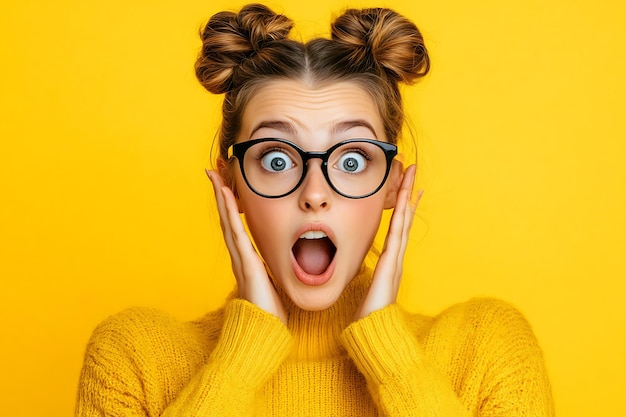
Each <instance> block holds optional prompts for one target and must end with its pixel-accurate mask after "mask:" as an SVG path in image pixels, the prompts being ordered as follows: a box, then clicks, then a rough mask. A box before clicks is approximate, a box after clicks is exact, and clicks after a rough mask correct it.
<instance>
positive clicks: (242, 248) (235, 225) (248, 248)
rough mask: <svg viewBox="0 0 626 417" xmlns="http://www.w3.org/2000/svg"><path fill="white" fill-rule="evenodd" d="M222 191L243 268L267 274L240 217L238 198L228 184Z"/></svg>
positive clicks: (255, 272)
mask: <svg viewBox="0 0 626 417" xmlns="http://www.w3.org/2000/svg"><path fill="white" fill-rule="evenodd" d="M222 192H223V194H224V201H225V204H226V208H227V211H228V219H229V223H230V227H231V233H232V238H233V241H234V243H235V245H236V247H237V252H238V253H239V256H241V264H242V268H243V270H244V271H245V270H249V271H251V272H252V273H254V274H255V275H256V274H261V275H263V276H265V275H267V273H266V271H265V267H264V266H263V263H262V262H261V259H260V258H259V255H258V253H257V252H256V249H255V248H254V246H253V245H252V241H251V240H250V236H248V233H247V232H246V229H245V227H244V226H243V222H242V221H241V217H239V208H238V206H237V200H236V199H235V196H234V195H233V193H232V191H231V190H230V188H228V187H226V186H224V187H222Z"/></svg>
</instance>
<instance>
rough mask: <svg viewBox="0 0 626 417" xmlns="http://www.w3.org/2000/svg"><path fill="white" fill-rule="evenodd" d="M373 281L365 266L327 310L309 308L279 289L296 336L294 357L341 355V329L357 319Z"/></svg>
mask: <svg viewBox="0 0 626 417" xmlns="http://www.w3.org/2000/svg"><path fill="white" fill-rule="evenodd" d="M370 281H371V271H370V270H369V269H367V268H362V269H361V271H360V272H359V274H358V275H357V276H356V277H354V279H353V280H352V281H351V282H350V284H348V286H347V287H346V289H345V290H344V291H343V293H342V294H341V296H340V297H339V299H338V300H337V302H335V304H333V305H332V306H330V307H329V308H327V309H325V310H320V311H307V310H302V309H301V308H299V307H298V306H296V305H295V304H294V303H293V301H291V299H290V298H289V297H287V295H286V294H285V293H283V292H282V291H279V295H280V298H281V299H282V301H283V303H284V306H285V310H286V311H287V316H288V318H287V327H288V328H289V330H290V331H291V332H292V334H293V337H294V348H293V351H292V358H293V359H322V358H328V357H332V356H337V355H340V354H341V353H342V352H343V347H342V345H341V343H340V341H339V335H340V334H341V332H342V331H343V330H344V329H345V328H346V327H347V326H348V325H349V324H350V323H352V321H354V315H355V313H356V310H357V308H358V306H359V303H360V302H361V300H362V298H363V297H364V296H365V293H366V291H367V289H368V288H369V283H370Z"/></svg>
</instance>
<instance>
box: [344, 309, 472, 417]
mask: <svg viewBox="0 0 626 417" xmlns="http://www.w3.org/2000/svg"><path fill="white" fill-rule="evenodd" d="M341 338H342V343H343V344H344V346H345V347H346V350H347V352H348V354H349V355H350V357H351V358H352V360H353V361H354V363H355V364H356V366H357V368H358V369H359V371H360V372H361V373H362V374H363V375H364V376H365V379H366V381H367V386H368V389H369V391H370V394H371V395H372V397H373V399H374V402H375V403H376V404H377V406H378V408H379V410H380V411H381V412H382V415H384V416H388V417H396V416H397V417H399V416H403V417H404V416H420V417H426V416H428V417H430V416H432V417H435V416H437V417H460V416H468V415H469V413H468V412H467V411H466V410H464V409H463V407H462V405H461V403H460V401H459V399H458V398H457V396H456V394H455V392H454V390H453V389H452V387H451V385H450V383H449V382H448V381H447V380H446V378H445V376H444V375H443V374H441V373H440V372H439V371H438V370H437V369H435V367H434V366H433V365H432V364H430V363H429V361H428V360H427V359H426V358H425V356H424V353H423V352H422V349H421V348H420V346H419V344H418V342H417V339H416V337H415V336H414V335H412V334H411V333H410V332H409V330H408V329H407V328H406V326H405V325H404V323H403V320H402V319H401V313H400V311H399V307H398V306H397V305H395V304H394V305H391V306H388V307H386V308H384V309H382V310H379V311H375V312H373V313H371V314H370V315H368V316H367V317H365V318H363V319H361V320H358V321H356V322H354V323H352V324H351V325H350V326H348V327H347V328H346V329H345V330H344V331H343V333H342V335H341Z"/></svg>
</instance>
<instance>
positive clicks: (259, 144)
mask: <svg viewBox="0 0 626 417" xmlns="http://www.w3.org/2000/svg"><path fill="white" fill-rule="evenodd" d="M397 154H398V148H397V146H396V145H393V144H391V143H387V142H381V141H378V140H374V139H348V140H344V141H342V142H339V143H337V144H335V145H333V146H332V147H330V148H329V149H328V150H326V151H324V152H319V151H314V152H307V151H305V150H303V149H302V148H300V147H299V146H298V145H296V144H295V143H293V142H290V141H288V140H284V139H275V138H263V139H253V140H249V141H246V142H241V143H236V144H234V145H232V146H231V147H230V148H229V149H228V157H229V159H230V158H232V157H233V156H234V157H235V158H237V160H238V161H239V167H240V168H241V173H242V175H243V178H244V180H245V181H246V184H247V185H248V187H250V189H251V190H252V191H254V192H255V193H256V194H258V195H260V196H261V197H266V198H280V197H285V196H287V195H289V194H291V193H293V192H294V191H295V190H296V189H297V188H298V187H299V186H300V184H302V182H303V181H304V178H305V177H306V173H307V169H308V162H309V160H311V159H315V158H319V159H321V160H322V165H321V167H322V173H323V174H324V177H325V178H326V181H327V182H328V185H330V187H331V188H332V189H333V190H334V191H335V192H336V193H337V194H339V195H342V196H344V197H347V198H365V197H369V196H371V195H372V194H375V193H376V192H378V190H380V189H381V187H382V186H383V184H384V183H385V181H386V180H387V177H388V176H389V171H390V170H391V162H392V161H393V158H394V157H395V156H396V155H397Z"/></svg>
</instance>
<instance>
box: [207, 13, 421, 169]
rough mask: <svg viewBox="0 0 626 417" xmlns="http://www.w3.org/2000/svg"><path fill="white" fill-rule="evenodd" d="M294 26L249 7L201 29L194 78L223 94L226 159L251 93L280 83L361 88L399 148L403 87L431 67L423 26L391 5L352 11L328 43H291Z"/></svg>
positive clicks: (221, 136) (319, 40)
mask: <svg viewBox="0 0 626 417" xmlns="http://www.w3.org/2000/svg"><path fill="white" fill-rule="evenodd" d="M292 27H293V22H292V21H291V20H290V19H289V18H287V17H285V16H283V15H280V14H276V13H274V12H273V11H271V10H270V9H269V8H267V7H266V6H263V5H260V4H250V5H247V6H244V7H243V8H242V9H241V11H240V12H239V13H233V12H220V13H217V14H215V15H213V16H212V17H211V19H210V20H209V22H208V23H207V24H206V26H205V28H204V29H203V30H202V31H201V34H200V36H201V38H202V43H203V45H202V51H201V52H200V54H199V56H198V59H197V61H196V65H195V69H196V76H197V77H198V80H199V81H200V83H201V84H202V85H203V86H204V88H206V89H207V90H208V91H210V92H211V93H214V94H222V93H225V97H224V104H223V107H222V125H221V129H220V132H219V144H220V156H221V157H222V158H223V159H224V160H227V159H228V158H227V152H228V148H229V147H230V146H231V145H232V144H233V143H234V141H235V139H236V137H237V135H238V134H239V130H240V128H241V119H242V114H243V111H244V109H245V107H246V104H247V103H248V101H249V100H250V98H251V97H252V95H253V94H254V93H255V91H257V90H258V89H259V88H260V87H262V86H264V85H265V84H266V83H267V82H268V81H272V80H276V79H292V80H302V81H306V82H308V83H309V84H310V85H313V86H318V85H323V84H327V83H332V82H338V81H350V82H354V83H356V84H358V85H360V86H361V87H363V89H364V90H365V91H367V92H368V93H369V94H371V96H372V98H373V100H374V103H375V105H376V106H377V107H378V112H379V114H380V117H381V119H382V122H383V126H384V128H385V136H386V139H387V141H389V142H391V143H397V140H398V136H399V135H400V132H401V130H402V125H403V123H404V113H403V109H402V98H401V96H400V91H399V89H398V84H399V83H400V82H404V83H407V84H410V83H412V82H414V81H415V80H417V79H418V78H420V77H423V76H425V75H426V74H427V73H428V70H429V68H430V61H429V58H428V53H427V51H426V47H425V45H424V40H423V38H422V35H421V33H420V31H419V30H418V28H417V27H416V26H415V25H414V24H413V23H412V22H411V21H410V20H408V19H406V18H405V17H403V16H401V15H399V14H398V13H396V12H395V11H393V10H390V9H385V8H369V9H362V10H357V9H349V10H346V12H345V13H344V14H342V15H341V16H339V17H338V18H337V19H336V20H335V21H334V22H333V23H332V24H331V38H330V39H323V38H316V39H313V40H310V41H308V42H306V43H302V42H297V41H295V40H291V39H289V38H288V36H289V32H290V31H291V29H292Z"/></svg>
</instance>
